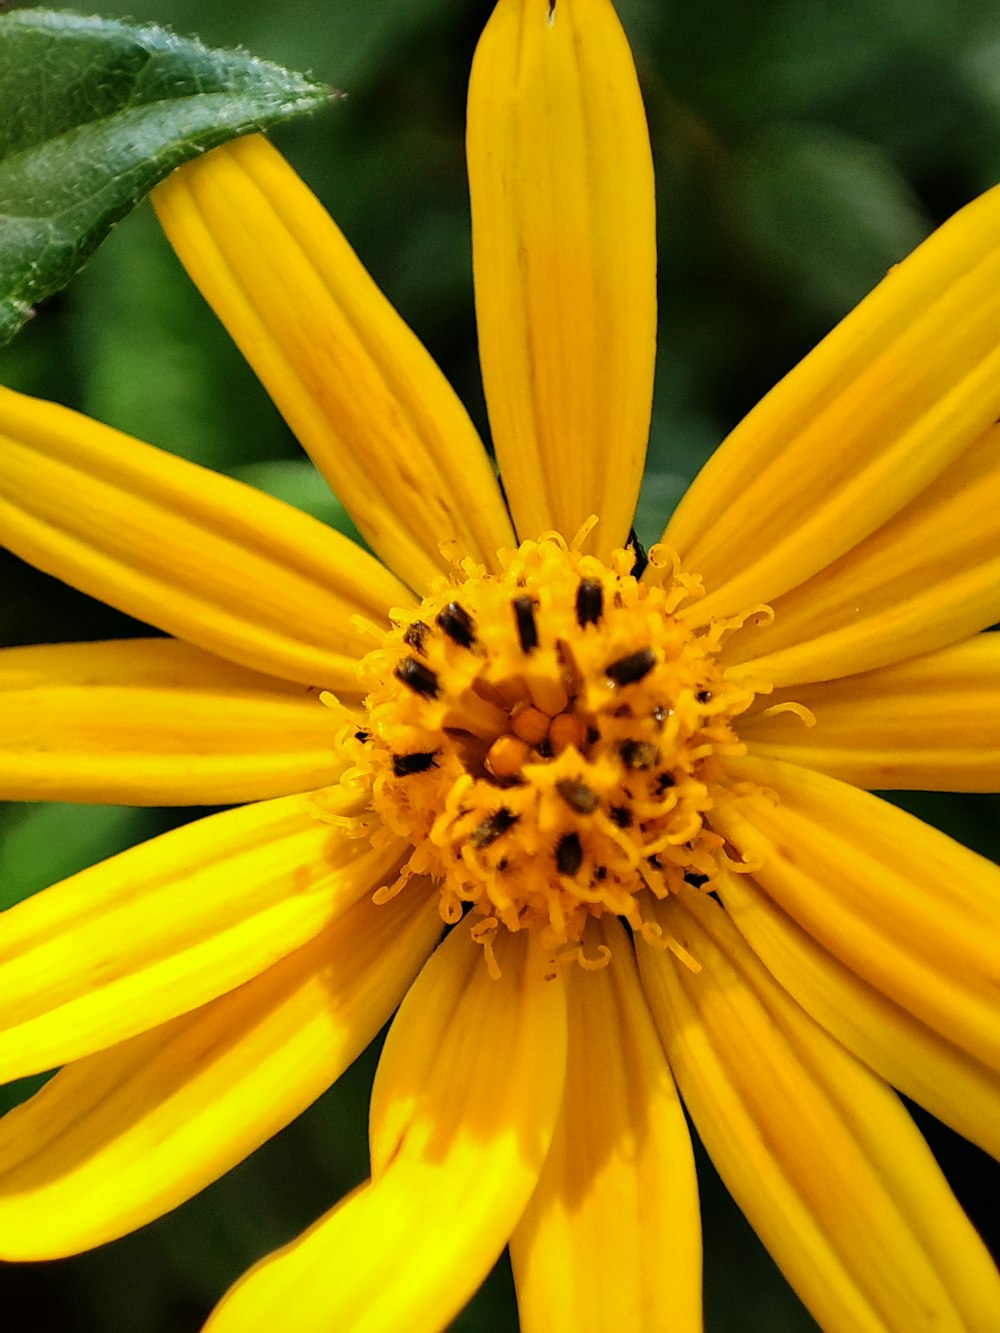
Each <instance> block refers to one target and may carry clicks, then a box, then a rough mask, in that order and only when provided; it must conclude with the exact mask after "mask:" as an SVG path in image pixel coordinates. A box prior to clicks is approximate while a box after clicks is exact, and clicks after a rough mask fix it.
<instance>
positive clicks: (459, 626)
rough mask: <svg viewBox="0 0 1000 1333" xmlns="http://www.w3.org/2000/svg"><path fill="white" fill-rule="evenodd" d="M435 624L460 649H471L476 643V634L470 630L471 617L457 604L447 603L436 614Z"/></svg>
mask: <svg viewBox="0 0 1000 1333" xmlns="http://www.w3.org/2000/svg"><path fill="white" fill-rule="evenodd" d="M437 623H438V624H439V625H440V626H441V628H442V629H443V630H444V632H445V634H447V636H448V638H449V639H451V641H452V643H457V644H458V646H459V647H460V648H471V647H472V645H473V644H474V643H475V642H476V632H475V630H474V629H473V628H472V617H471V616H470V615H469V613H468V611H466V609H465V607H464V606H459V604H458V602H449V603H448V605H447V606H446V607H444V609H443V610H441V611H439V612H438V614H437Z"/></svg>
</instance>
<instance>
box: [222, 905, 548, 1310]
mask: <svg viewBox="0 0 1000 1333" xmlns="http://www.w3.org/2000/svg"><path fill="white" fill-rule="evenodd" d="M527 935H528V932H524V935H517V936H514V937H508V938H505V939H503V940H501V941H498V947H497V958H498V961H499V964H500V968H501V973H502V975H501V978H500V980H499V981H494V980H492V979H491V977H490V976H489V973H488V972H487V969H486V964H485V962H484V959H483V952H482V949H481V948H480V946H478V945H476V944H473V943H472V942H471V940H470V938H469V931H468V927H467V926H466V925H460V926H459V927H458V928H457V929H456V930H455V931H453V932H452V934H451V935H450V936H449V937H448V938H447V939H446V940H445V942H444V944H443V945H442V946H441V948H440V949H438V951H437V952H436V953H435V954H434V955H433V957H432V958H431V960H430V961H429V962H428V964H427V966H426V967H425V968H424V970H423V971H422V972H421V974H420V976H419V977H418V978H417V980H416V982H415V983H414V985H413V986H412V987H411V989H410V991H409V993H408V995H407V997H406V999H405V1000H404V1001H403V1005H402V1008H401V1009H400V1011H399V1014H398V1015H397V1017H396V1020H395V1022H394V1023H393V1026H392V1028H391V1029H390V1031H389V1037H388V1040H387V1042H386V1046H385V1051H384V1053H383V1056H382V1060H381V1063H380V1065H379V1071H378V1075H377V1077H376V1081H375V1089H374V1093H373V1098H372V1174H373V1183H372V1184H370V1185H368V1186H366V1187H364V1188H362V1189H361V1190H359V1191H358V1192H356V1193H355V1194H353V1195H352V1196H351V1197H350V1198H348V1199H347V1200H345V1201H344V1202H343V1203H342V1204H341V1205H340V1206H339V1207H338V1208H335V1209H334V1210H333V1211H332V1212H331V1213H328V1214H327V1215H326V1217H324V1218H322V1219H321V1220H320V1221H319V1222H317V1223H316V1225H315V1226H313V1227H312V1228H311V1229H310V1230H309V1231H307V1232H306V1233H305V1235H304V1236H302V1237H300V1238H299V1239H298V1240H296V1241H294V1242H293V1243H292V1244H291V1245H289V1246H286V1248H285V1249H284V1250H280V1251H278V1253H277V1254H274V1255H271V1256H270V1258H268V1259H265V1260H264V1261H263V1262H262V1263H260V1264H258V1265H257V1267H256V1268H254V1269H252V1270H251V1271H250V1273H248V1274H247V1276H246V1277H245V1278H243V1279H242V1281H240V1282H238V1283H237V1284H236V1286H235V1287H233V1288H232V1289H231V1290H230V1292H229V1293H228V1295H227V1296H226V1297H225V1298H224V1299H223V1301H222V1304H221V1305H220V1306H219V1307H218V1309H217V1310H216V1312H215V1314H214V1315H213V1316H212V1318H211V1319H210V1320H209V1322H208V1325H207V1329H206V1333H209V1330H210V1333H237V1331H238V1333H247V1331H248V1330H251V1329H253V1330H262V1329H266V1328H283V1327H287V1328H294V1329H295V1331H296V1333H329V1331H330V1330H331V1329H344V1330H347V1329H350V1330H351V1333H387V1330H390V1329H391V1330H395V1329H405V1330H406V1331H407V1333H438V1330H440V1329H443V1328H445V1327H446V1326H447V1324H448V1323H449V1321H450V1319H451V1318H452V1317H453V1316H454V1315H455V1314H456V1313H457V1312H458V1311H459V1310H460V1309H461V1307H462V1306H463V1305H464V1304H465V1302H466V1301H467V1300H468V1298H469V1297H470V1296H471V1295H472V1293H473V1292H474V1291H475V1289H476V1287H477V1286H478V1285H479V1283H480V1282H481V1281H482V1279H483V1278H484V1277H485V1275H486V1274H487V1272H489V1269H490V1267H491V1266H492V1264H493V1262H494V1261H495V1260H496V1258H497V1256H498V1255H499V1254H500V1252H501V1250H502V1249H503V1247H504V1244H505V1243H506V1240H507V1238H508V1236H509V1235H510V1233H511V1231H512V1230H513V1227H514V1225H515V1223H516V1222H517V1219H518V1218H519V1217H520V1215H521V1213H522V1211H523V1209H524V1206H525V1203H526V1202H527V1200H528V1198H529V1196H530V1194H531V1191H532V1189H533V1188H534V1186H535V1183H536V1181H537V1179H538V1173H539V1171H540V1170H541V1166H542V1161H543V1159H544V1157H545V1153H546V1150H547V1148H548V1146H549V1143H550V1141H551V1138H552V1131H553V1126H554V1124H555V1120H556V1117H557V1115H558V1112H559V1104H560V1099H561V1093H562V1085H563V1075H564V1072H565V1062H566V1013H565V993H564V990H563V987H562V984H561V983H560V982H559V981H558V980H554V981H546V980H545V979H544V974H543V966H542V965H543V962H544V954H543V951H542V950H541V949H540V948H539V947H538V945H537V942H535V941H534V940H532V939H530V938H526V936H527Z"/></svg>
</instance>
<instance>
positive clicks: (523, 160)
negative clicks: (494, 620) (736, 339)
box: [468, 0, 656, 554]
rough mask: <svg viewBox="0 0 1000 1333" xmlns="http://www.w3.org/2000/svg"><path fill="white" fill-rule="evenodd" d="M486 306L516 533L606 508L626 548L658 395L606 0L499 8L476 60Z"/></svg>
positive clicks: (619, 43) (520, 1) (603, 529)
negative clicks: (653, 403) (654, 391)
mask: <svg viewBox="0 0 1000 1333" xmlns="http://www.w3.org/2000/svg"><path fill="white" fill-rule="evenodd" d="M468 156H469V188H470V192H471V195H472V249H473V266H474V271H475V280H476V316H477V320H478V324H479V349H480V359H481V361H482V367H483V382H484V384H485V388H486V401H487V405H488V407H489V414H490V425H491V426H492V429H493V438H494V442H495V444H496V450H497V457H498V458H499V460H500V470H501V473H502V475H503V480H504V485H505V487H506V489H507V496H508V498H509V500H510V505H511V511H512V513H513V515H514V522H515V525H516V527H517V530H518V532H519V534H520V536H521V537H522V538H527V537H535V536H537V535H538V534H539V533H540V532H543V531H545V530H546V529H549V528H556V529H558V530H559V531H560V532H562V533H563V534H564V536H565V537H566V538H567V539H572V537H573V536H574V534H575V533H576V530H577V529H578V528H579V526H580V524H581V523H583V522H584V520H585V519H587V518H588V517H589V516H590V515H591V514H598V515H599V517H600V520H601V521H600V524H599V526H598V528H597V530H596V532H595V534H594V537H593V538H592V543H593V545H594V548H595V549H596V550H597V551H598V553H599V554H606V553H607V552H608V551H610V550H611V549H612V548H613V547H615V546H620V545H622V544H623V543H624V541H625V539H626V537H627V535H628V531H629V525H630V524H631V522H632V515H633V513H634V512H635V503H636V499H637V497H638V494H639V483H640V481H641V478H642V468H643V460H644V458H645V452H646V437H647V434H648V431H649V415H650V407H651V402H652V391H653V359H654V355H655V337H656V282H655V276H656V240H655V217H654V203H653V167H652V161H651V157H650V150H649V134H648V131H647V129H646V117H645V113H644V111H643V106H642V97H641V95H640V93H639V85H638V81H637V80H636V74H635V67H634V65H633V63H632V56H631V53H630V51H629V48H628V42H627V41H626V38H625V34H624V33H623V32H622V29H621V25H620V24H619V22H618V19H617V17H616V15H615V12H614V8H613V7H612V5H611V3H610V0H558V3H549V0H527V3H526V2H525V0H500V3H499V4H498V5H497V7H496V9H495V10H494V12H493V16H492V18H491V19H490V21H489V23H488V24H487V26H486V30H485V32H484V33H483V36H482V39H481V40H480V43H479V48H478V50H477V52H476V57H475V61H474V63H473V67H472V80H471V83H470V85H469V119H468Z"/></svg>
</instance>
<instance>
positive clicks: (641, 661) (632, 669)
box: [604, 648, 656, 685]
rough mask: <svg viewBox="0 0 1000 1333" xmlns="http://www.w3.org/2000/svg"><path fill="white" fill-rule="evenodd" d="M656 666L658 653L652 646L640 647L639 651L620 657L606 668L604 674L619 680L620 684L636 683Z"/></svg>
mask: <svg viewBox="0 0 1000 1333" xmlns="http://www.w3.org/2000/svg"><path fill="white" fill-rule="evenodd" d="M655 666H656V654H655V653H654V652H653V650H652V648H640V649H639V651H638V652H635V653H629V655H628V656H627V657H619V659H618V661H617V662H611V663H609V665H608V666H606V667H605V668H604V674H605V675H606V676H610V677H611V679H612V680H614V681H617V682H618V684H619V685H634V684H635V682H636V681H637V680H642V678H643V676H648V675H649V673H650V672H651V671H652V669H653V667H655Z"/></svg>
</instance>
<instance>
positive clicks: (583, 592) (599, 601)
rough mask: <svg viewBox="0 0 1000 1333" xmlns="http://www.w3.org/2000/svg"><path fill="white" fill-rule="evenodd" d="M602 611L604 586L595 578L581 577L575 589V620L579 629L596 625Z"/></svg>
mask: <svg viewBox="0 0 1000 1333" xmlns="http://www.w3.org/2000/svg"><path fill="white" fill-rule="evenodd" d="M603 611H604V588H603V587H602V585H601V584H600V583H598V581H597V579H581V580H580V586H579V587H578V588H577V590H576V621H577V624H578V625H579V626H580V628H581V629H583V627H584V626H585V625H596V624H597V622H598V621H599V620H600V618H601V615H602V613H603Z"/></svg>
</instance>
